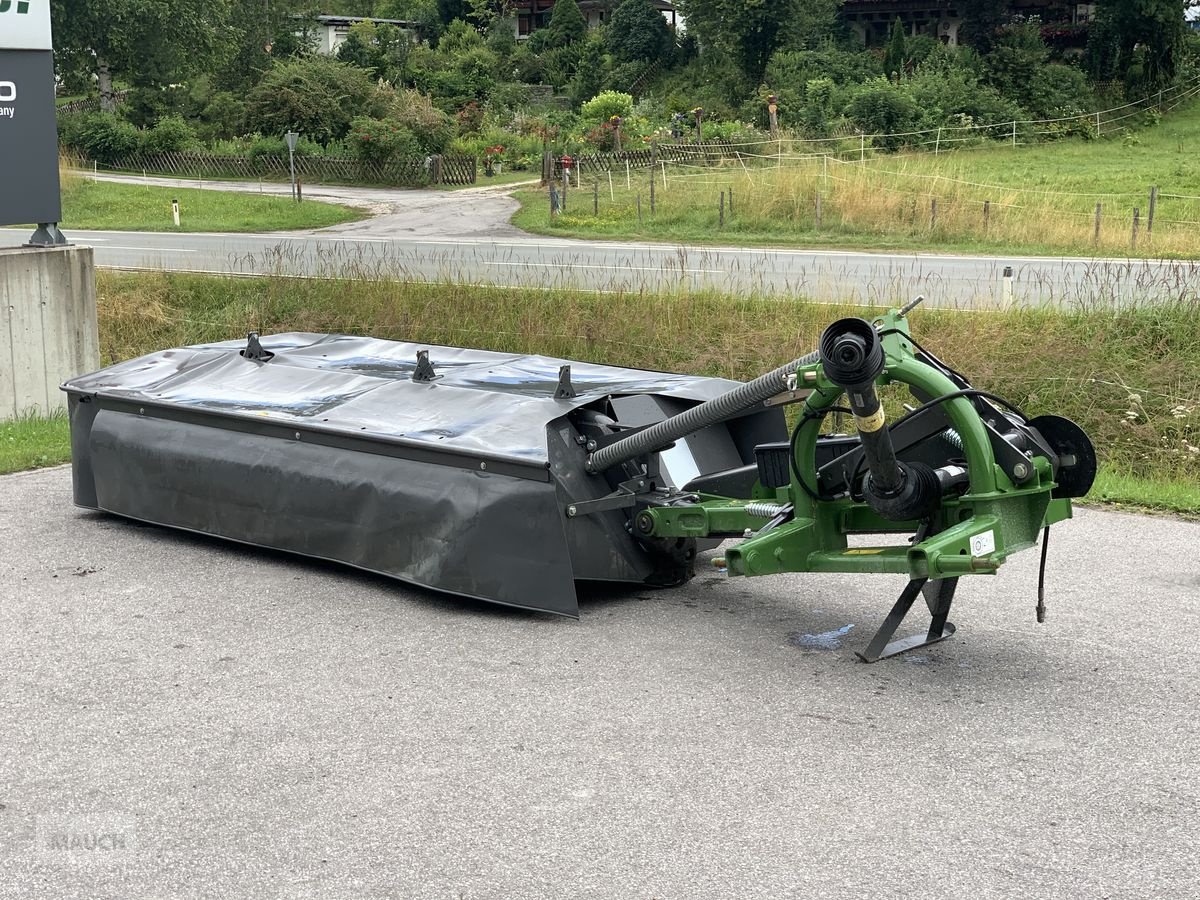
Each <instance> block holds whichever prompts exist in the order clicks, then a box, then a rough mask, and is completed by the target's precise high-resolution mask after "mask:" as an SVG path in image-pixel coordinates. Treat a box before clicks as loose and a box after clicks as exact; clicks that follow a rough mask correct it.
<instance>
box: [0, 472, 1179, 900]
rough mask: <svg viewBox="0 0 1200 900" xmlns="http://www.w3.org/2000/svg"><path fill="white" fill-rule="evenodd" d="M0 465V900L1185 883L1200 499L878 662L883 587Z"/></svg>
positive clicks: (1082, 533)
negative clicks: (109, 509)
mask: <svg viewBox="0 0 1200 900" xmlns="http://www.w3.org/2000/svg"><path fill="white" fill-rule="evenodd" d="M70 481H71V479H70V472H69V470H68V469H64V468H58V469H51V470H46V471H41V472H35V473H28V474H23V475H16V476H7V477H3V478H0V547H3V553H2V554H0V713H2V719H0V747H2V748H3V753H2V754H0V897H5V898H7V897H14V898H15V897H21V898H27V897H97V898H100V897H114V898H116V897H120V898H137V897H156V898H160V897H161V898H166V897H171V898H175V897H181V898H191V897H222V898H236V897H253V898H270V897H289V898H291V897H299V898H310V897H311V898H327V897H328V898H343V897H346V898H360V897H362V898H367V897H370V898H375V897H399V898H426V897H428V898H453V900H458V898H568V897H569V898H620V900H630V898H647V900H649V898H658V900H669V898H721V900H730V898H768V897H769V898H777V897H796V898H814V897H822V898H842V897H846V898H850V897H855V898H861V897H923V898H941V897H946V898H952V897H953V898H959V897H968V896H969V897H1005V898H1010V897H1039V898H1044V897H1064V898H1066V897H1069V898H1125V897H1128V898H1146V897H1154V898H1190V897H1195V896H1198V895H1200V870H1198V867H1197V860H1198V859H1200V829H1198V828H1197V825H1196V822H1197V818H1198V814H1200V768H1198V767H1197V759H1198V753H1200V726H1198V725H1197V717H1196V709H1197V701H1198V700H1200V688H1198V687H1197V685H1198V683H1200V672H1198V668H1200V666H1198V663H1197V654H1196V649H1195V647H1196V640H1195V635H1196V633H1197V630H1198V629H1200V557H1198V555H1197V553H1196V547H1197V546H1198V544H1200V524H1196V523H1188V522H1182V521H1177V520H1172V519H1169V518H1146V517H1140V516H1134V515H1127V514H1122V513H1116V512H1101V511H1093V510H1083V511H1081V512H1080V513H1079V515H1078V518H1077V519H1076V520H1075V521H1072V522H1067V523H1063V524H1062V525H1060V526H1057V527H1056V528H1055V529H1054V531H1053V538H1052V543H1051V553H1050V562H1049V572H1048V586H1049V603H1050V616H1049V621H1048V622H1047V624H1045V625H1037V624H1036V623H1035V621H1034V603H1035V589H1036V579H1037V553H1036V552H1027V553H1024V554H1021V555H1019V556H1017V557H1015V558H1014V559H1013V560H1012V561H1010V563H1009V564H1008V565H1006V566H1005V567H1004V569H1003V570H1002V571H1001V573H1000V574H999V576H997V577H995V578H990V577H978V578H974V579H966V580H964V584H963V586H962V588H961V590H960V600H959V601H958V602H957V603H956V608H955V610H954V612H953V614H952V615H951V619H952V620H953V621H954V622H955V623H956V624H957V626H958V629H959V630H958V633H957V634H956V635H955V636H954V637H952V638H950V639H948V640H946V641H944V642H942V643H940V644H938V645H936V646H934V647H931V648H928V649H925V650H923V651H920V652H917V653H914V654H910V655H908V656H906V657H902V658H898V659H893V660H888V661H884V662H881V663H878V664H875V665H870V666H869V665H865V664H862V663H860V662H858V661H856V659H855V658H854V655H853V653H852V650H853V649H855V648H859V647H861V646H862V645H864V644H865V643H866V642H867V640H868V639H869V637H870V634H871V633H872V631H873V630H874V628H875V627H876V625H877V624H878V622H879V621H880V620H881V619H882V617H883V616H884V614H885V613H886V611H887V609H888V607H889V606H890V604H891V602H892V600H893V599H894V597H895V595H896V593H898V591H899V589H900V587H901V585H900V584H898V583H896V580H895V579H893V578H889V577H885V576H877V577H870V578H860V579H855V578H851V577H848V576H827V575H803V576H799V575H797V576H778V577H774V578H762V579H736V578H734V579H731V578H727V577H725V576H723V575H720V574H718V573H716V572H715V571H712V570H705V571H702V572H701V574H700V575H699V576H698V577H697V578H696V579H695V580H694V581H692V582H691V583H690V584H689V585H688V586H686V587H684V588H681V589H676V590H670V591H646V590H638V589H627V588H605V589H591V590H589V591H588V593H587V594H586V599H585V601H584V603H583V616H582V619H581V621H578V622H576V621H570V620H565V619H559V618H554V617H550V616H540V615H535V614H524V613H520V612H514V611H511V610H506V609H503V608H497V607H490V606H487V605H484V604H476V603H469V602H463V601H460V600H454V599H449V598H445V597H442V596H439V595H437V594H433V593H430V592H423V591H416V590H413V589H411V588H407V587H404V586H401V585H398V584H394V583H391V582H388V581H386V580H384V579H380V578H374V577H370V576H365V575H363V574H360V573H356V572H353V571H348V570H345V569H341V568H336V567H332V566H326V565H317V564H313V563H311V562H307V561H304V560H300V559H296V558H293V557H288V556H284V555H281V554H273V553H267V552H261V551H253V550H249V549H246V548H241V547H238V546H233V545H226V544H223V543H219V542H217V541H214V540H208V539H203V538H198V537H194V536H189V535H185V534H181V533H176V532H171V531H168V530H164V529H159V528H155V527H150V526H143V525H138V524H135V523H131V522H127V521H124V520H121V519H117V518H113V517H109V516H105V515H102V514H97V513H93V512H85V511H82V510H77V509H75V508H73V507H72V506H71V502H70Z"/></svg>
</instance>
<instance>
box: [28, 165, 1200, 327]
mask: <svg viewBox="0 0 1200 900" xmlns="http://www.w3.org/2000/svg"><path fill="white" fill-rule="evenodd" d="M99 177H100V178H101V179H102V180H112V181H123V182H133V183H147V184H155V185H160V186H184V187H198V186H203V187H204V188H205V189H212V190H225V191H243V192H257V191H260V190H261V191H262V192H264V193H274V194H280V193H283V194H286V193H287V192H288V191H289V190H290V188H289V187H288V186H287V185H279V184H262V185H259V184H257V183H252V182H219V181H217V182H213V181H203V182H198V181H197V182H193V181H183V180H180V179H166V178H146V179H142V178H136V177H133V176H104V175H101V176H99ZM305 190H306V196H307V197H309V198H310V199H319V200H325V201H330V202H338V203H345V204H348V205H352V206H357V207H360V208H366V209H369V210H370V211H371V214H372V215H371V217H370V218H368V219H366V220H363V221H359V222H351V223H347V224H344V225H338V226H334V227H332V228H327V229H321V230H319V231H308V232H289V233H271V234H176V233H167V232H164V233H134V232H120V231H115V232H113V231H108V232H104V231H80V230H76V229H72V228H71V223H70V222H66V223H64V229H65V231H66V234H67V236H68V238H69V239H70V240H71V241H72V242H75V243H79V244H86V245H91V246H93V247H95V248H96V262H97V264H98V265H101V266H108V267H115V268H123V269H135V270H136V269H149V270H175V271H197V272H216V273H222V274H238V275H262V274H283V275H292V276H318V277H320V276H349V277H371V278H382V279H403V280H423V281H436V282H455V283H458V282H463V283H480V284H489V285H505V286H521V287H560V288H575V289H582V290H591V291H638V290H643V289H647V290H674V289H687V290H705V289H709V290H718V291H723V292H728V293H740V294H745V293H751V292H754V293H760V294H765V295H769V296H777V297H781V298H788V297H803V298H807V299H811V300H818V301H854V302H860V303H865V304H879V305H895V304H896V303H904V302H907V301H908V300H910V299H912V298H913V297H915V296H917V295H918V294H921V295H924V296H925V297H926V298H927V299H926V302H927V304H928V305H931V306H943V307H950V308H979V307H987V306H997V305H1008V304H1012V303H1024V304H1043V303H1048V304H1058V305H1083V306H1094V305H1104V306H1113V305H1128V304H1135V303H1144V302H1157V301H1159V300H1161V299H1163V298H1183V299H1187V298H1195V297H1200V262H1198V261H1188V260H1184V261H1176V260H1168V261H1160V260H1119V259H1118V260H1092V259H1085V258H1050V257H1017V256H1007V257H998V256H997V257H993V256H970V255H955V254H937V253H913V252H907V253H883V252H865V251H852V250H813V249H805V248H773V249H772V248H746V247H722V246H705V247H698V246H682V245H678V244H671V243H646V242H628V241H582V240H566V239H558V238H547V237H541V236H537V235H531V234H528V233H526V232H523V231H521V230H519V229H517V228H515V227H514V226H512V225H511V224H510V223H509V219H510V218H511V216H512V214H513V213H514V212H515V211H516V209H517V202H516V200H514V199H513V198H512V197H511V196H509V193H510V192H511V191H512V190H513V187H512V186H511V185H508V186H498V187H495V188H489V187H478V188H468V189H463V190H456V191H435V190H396V189H385V188H361V187H337V186H317V185H314V186H311V187H306V188H305ZM184 215H185V216H186V209H185V210H184ZM163 216H164V226H165V225H166V224H167V222H168V221H169V210H168V209H167V208H166V207H164V210H163ZM4 237H5V238H7V239H9V240H10V241H11V242H13V243H16V242H19V241H22V240H24V239H26V238H27V237H28V234H27V232H19V231H9V232H7V233H5V234H4ZM713 238H714V240H718V239H719V234H718V233H714V235H713Z"/></svg>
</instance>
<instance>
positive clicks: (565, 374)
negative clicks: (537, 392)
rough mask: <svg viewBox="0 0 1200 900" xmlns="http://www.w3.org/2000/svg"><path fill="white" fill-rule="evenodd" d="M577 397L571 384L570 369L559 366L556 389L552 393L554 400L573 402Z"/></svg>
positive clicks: (577, 394) (577, 393)
mask: <svg viewBox="0 0 1200 900" xmlns="http://www.w3.org/2000/svg"><path fill="white" fill-rule="evenodd" d="M578 396H579V392H578V391H576V390H575V385H573V384H571V367H570V366H559V368H558V388H557V390H555V392H554V399H555V400H574V399H575V398H576V397H578Z"/></svg>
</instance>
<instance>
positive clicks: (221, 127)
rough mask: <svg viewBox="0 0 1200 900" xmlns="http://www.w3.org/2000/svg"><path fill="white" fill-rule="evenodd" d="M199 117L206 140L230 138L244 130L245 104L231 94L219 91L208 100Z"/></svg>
mask: <svg viewBox="0 0 1200 900" xmlns="http://www.w3.org/2000/svg"><path fill="white" fill-rule="evenodd" d="M201 117H202V119H203V120H204V126H203V130H204V131H203V133H204V134H205V135H206V136H207V137H208V138H210V139H212V138H230V137H233V136H235V135H238V134H241V133H242V132H243V130H244V128H245V124H246V104H245V102H244V101H243V100H241V99H240V98H238V97H236V96H234V95H233V94H231V93H228V92H226V91H219V92H217V93H215V94H213V95H212V96H211V97H209V98H208V103H207V104H206V105H205V107H204V111H203V112H202V113H201Z"/></svg>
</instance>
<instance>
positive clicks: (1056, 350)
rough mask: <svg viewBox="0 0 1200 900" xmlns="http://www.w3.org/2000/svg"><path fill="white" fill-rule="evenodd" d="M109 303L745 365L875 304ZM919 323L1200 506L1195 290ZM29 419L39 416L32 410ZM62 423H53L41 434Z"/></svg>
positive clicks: (178, 338)
mask: <svg viewBox="0 0 1200 900" xmlns="http://www.w3.org/2000/svg"><path fill="white" fill-rule="evenodd" d="M99 303H100V328H101V347H102V352H103V362H104V363H105V364H109V363H113V362H117V361H119V360H122V359H128V358H131V357H134V356H138V355H141V354H143V353H147V352H150V351H152V350H158V349H162V348H164V347H171V346H181V345H185V344H191V343H198V342H203V341H211V340H224V339H229V338H237V337H242V336H244V335H245V333H246V332H247V331H250V330H256V331H259V332H261V333H263V334H271V333H273V332H284V331H312V332H321V333H323V332H345V333H351V334H371V335H374V336H377V337H381V338H390V339H403V340H412V341H419V342H423V343H429V344H448V345H452V346H455V345H456V346H470V347H481V348H489V349H495V350H502V351H511V352H521V353H541V354H546V355H550V356H561V357H566V358H569V359H584V360H591V361H595V362H603V363H612V364H616V365H623V366H631V367H638V368H648V369H659V370H668V371H683V372H692V373H697V374H706V375H719V376H724V377H730V378H739V379H747V378H750V377H753V376H755V375H758V374H760V373H761V372H764V371H767V370H769V369H771V368H774V367H775V366H776V365H779V364H780V363H781V362H783V361H785V360H788V359H793V358H795V357H797V356H800V355H802V354H804V353H807V352H808V351H809V350H811V349H812V347H814V346H815V345H816V342H817V337H818V335H819V334H820V332H821V331H822V329H823V328H824V327H825V326H826V325H827V324H828V323H829V322H831V321H832V320H833V319H835V318H839V317H840V316H844V315H856V314H864V309H863V308H861V307H852V306H844V307H839V306H835V305H827V304H813V303H807V302H804V301H799V300H780V299H773V298H766V297H730V296H725V295H720V294H713V293H687V292H678V293H649V292H630V293H610V294H604V295H596V294H591V293H585V292H575V291H569V290H548V291H543V290H534V289H512V288H497V287H483V286H461V285H452V286H447V285H431V284H417V283H399V282H395V281H372V280H361V279H360V280H347V279H338V278H317V279H289V278H278V277H277V278H236V279H235V278H223V277H212V276H201V275H188V274H183V273H177V274H167V273H163V274H131V273H112V272H101V273H100V275H99ZM865 312H866V313H867V314H869V313H870V311H869V310H866V311H865ZM912 325H913V331H914V335H915V336H916V337H917V338H918V339H919V340H920V341H921V343H922V344H923V345H924V346H926V347H928V348H930V349H931V350H932V351H934V352H936V353H939V354H940V355H941V356H942V357H943V358H944V359H945V361H946V362H947V363H949V364H950V365H952V366H954V367H955V368H957V369H959V370H960V371H963V372H965V373H967V375H968V376H969V377H970V378H971V380H972V382H973V383H974V384H975V386H977V387H979V388H982V389H984V390H989V391H993V392H995V393H997V394H1000V395H1001V396H1004V397H1006V398H1008V399H1009V400H1011V401H1013V402H1014V403H1016V404H1017V405H1018V406H1020V407H1022V408H1023V409H1025V411H1026V412H1027V413H1028V414H1029V415H1031V416H1036V415H1039V414H1043V413H1055V414H1058V415H1064V416H1068V417H1070V418H1072V419H1075V420H1076V421H1078V422H1079V423H1080V424H1081V425H1082V426H1083V427H1084V428H1085V429H1086V430H1087V431H1088V433H1089V434H1090V435H1091V436H1092V438H1093V440H1094V442H1095V443H1096V446H1097V448H1098V451H1099V453H1100V455H1101V460H1102V463H1103V466H1104V477H1103V478H1102V479H1101V481H1100V482H1098V484H1097V488H1096V490H1095V492H1094V493H1093V499H1097V500H1101V501H1105V502H1114V503H1121V504H1136V505H1139V506H1145V507H1150V508H1158V509H1166V510H1171V511H1176V512H1184V513H1191V514H1200V488H1197V487H1196V485H1197V484H1200V316H1197V315H1196V310H1195V306H1194V304H1188V303H1183V302H1180V303H1166V304H1162V305H1158V306H1153V307H1149V306H1147V307H1140V308H1131V309H1125V310H1121V311H1119V312H1112V311H1106V310H1101V309H1071V310H1056V309H1014V310H1008V311H998V310H997V311H981V312H973V313H969V314H964V313H961V312H956V311H953V310H938V309H919V310H917V311H916V312H915V313H913V315H912ZM17 427H18V428H20V427H21V426H19V425H18V426H17ZM59 427H60V428H61V427H62V425H61V424H60V426H59ZM24 428H25V430H26V432H27V433H28V432H29V430H30V428H31V426H29V425H25V426H24ZM33 433H36V429H33ZM53 435H54V431H53V429H50V431H49V432H46V434H45V435H44V440H50V439H51V438H52V437H53ZM13 443H14V445H15V444H16V442H15V441H14V442H13ZM56 446H58V447H59V450H58V454H59V455H58V456H55V455H54V453H52V452H50V451H48V450H42V451H40V452H39V453H38V454H35V456H41V457H45V459H46V460H47V462H44V463H41V464H48V461H50V460H53V461H58V460H60V459H62V458H65V453H66V448H65V444H63V443H61V442H60V443H59V444H57V445H56ZM35 464H37V463H36V461H34V462H28V463H26V465H35Z"/></svg>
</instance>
